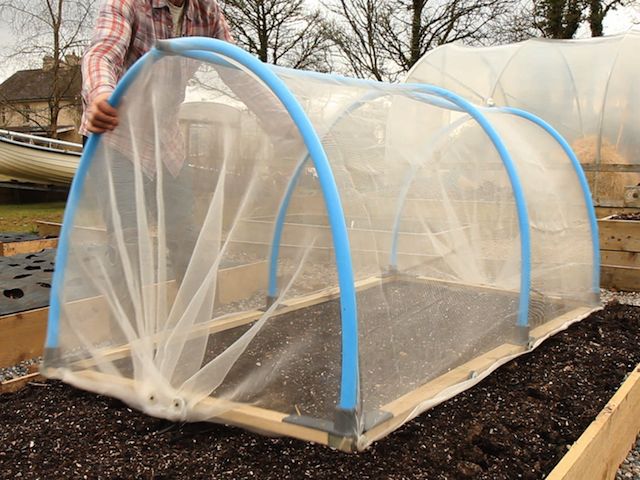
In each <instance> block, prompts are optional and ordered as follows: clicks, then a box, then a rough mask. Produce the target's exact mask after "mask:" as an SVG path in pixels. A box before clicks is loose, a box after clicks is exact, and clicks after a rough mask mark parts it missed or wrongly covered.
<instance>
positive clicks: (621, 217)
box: [611, 212, 640, 221]
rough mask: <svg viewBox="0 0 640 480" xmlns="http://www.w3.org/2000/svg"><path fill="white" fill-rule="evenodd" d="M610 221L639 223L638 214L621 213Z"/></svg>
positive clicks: (639, 217)
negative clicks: (633, 221)
mask: <svg viewBox="0 0 640 480" xmlns="http://www.w3.org/2000/svg"><path fill="white" fill-rule="evenodd" d="M611 220H635V221H640V212H635V213H621V214H620V215H615V216H613V217H611Z"/></svg>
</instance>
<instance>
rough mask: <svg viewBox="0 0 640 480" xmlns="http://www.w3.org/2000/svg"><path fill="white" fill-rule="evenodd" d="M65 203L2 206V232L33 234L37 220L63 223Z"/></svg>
mask: <svg viewBox="0 0 640 480" xmlns="http://www.w3.org/2000/svg"><path fill="white" fill-rule="evenodd" d="M64 206H65V202H51V203H27V204H22V205H0V232H3V233H7V232H15V233H32V232H35V231H36V220H43V221H46V222H62V215H63V213H64Z"/></svg>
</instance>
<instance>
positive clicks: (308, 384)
mask: <svg viewBox="0 0 640 480" xmlns="http://www.w3.org/2000/svg"><path fill="white" fill-rule="evenodd" d="M451 299H453V301H450V300H451ZM447 300H449V301H447ZM357 303H358V318H359V329H360V345H359V348H360V363H361V375H360V383H361V389H362V392H363V394H362V399H363V403H364V405H363V411H364V413H365V414H366V415H372V416H376V414H377V413H378V409H380V408H381V407H383V406H384V405H385V404H387V403H389V402H391V401H393V400H395V399H397V398H398V397H400V396H402V395H404V394H406V393H409V392H411V391H413V390H415V389H416V388H417V387H418V386H420V385H423V384H425V383H427V382H429V381H430V380H433V379H435V378H436V377H438V376H440V375H442V374H443V373H445V372H447V371H449V370H451V369H452V368H455V367H457V366H459V365H460V364H462V363H464V362H466V361H469V360H471V359H472V358H475V357H477V356H478V355H480V354H481V353H485V352H487V351H489V350H491V349H493V348H495V347H497V346H499V345H502V344H504V343H517V341H518V340H517V339H516V338H515V336H516V331H515V329H513V328H511V327H512V326H513V325H514V324H515V323H516V317H515V312H517V307H518V298H517V296H516V295H513V294H508V293H504V292H497V291H496V290H479V289H472V288H468V287H463V286H452V285H447V284H442V283H437V284H436V283H432V284H429V288H425V284H424V283H416V282H410V281H394V282H389V283H385V284H382V285H379V286H375V287H371V288H368V289H365V290H362V291H359V292H358V293H357ZM558 308H559V306H557V305H553V304H551V303H549V302H546V303H542V302H532V308H531V323H532V324H534V325H535V324H537V322H539V321H541V319H542V318H546V319H550V318H554V317H556V316H557V315H558V314H559V313H563V312H564V311H561V312H558V310H557V309H558ZM339 318H340V302H339V300H332V301H328V302H323V303H319V304H316V305H313V306H310V307H307V308H304V309H301V310H295V311H293V312H291V313H286V314H283V315H281V316H279V317H278V318H274V319H271V320H269V321H268V322H267V323H266V324H265V326H264V327H263V328H262V329H261V330H260V332H259V333H258V335H257V336H256V338H255V339H254V340H253V341H252V342H251V344H250V345H249V347H248V348H247V350H246V351H245V352H244V354H243V355H242V356H241V357H240V358H239V359H238V361H237V362H236V364H235V365H234V367H233V368H232V369H231V371H230V372H229V375H228V376H227V380H225V382H224V383H223V384H222V385H221V386H220V387H219V388H218V390H216V391H215V392H214V396H215V397H219V398H233V399H234V400H235V401H238V402H243V403H251V404H253V405H256V406H260V407H263V408H268V409H271V410H276V411H279V412H283V413H289V414H290V415H295V414H298V415H304V416H307V417H313V418H318V419H322V420H328V421H331V420H333V416H334V413H335V406H336V404H337V403H338V391H339V384H340V373H341V366H340V355H341V350H340V343H341V336H340V335H341V327H340V323H339ZM248 328H249V326H245V327H241V328H235V329H233V330H227V331H224V332H221V333H218V334H216V335H214V336H212V337H210V339H209V345H208V351H207V355H206V358H208V359H212V358H215V357H216V356H217V355H219V354H220V353H222V352H223V351H225V350H226V349H227V348H228V347H229V346H230V345H231V343H232V342H233V341H235V340H236V339H237V338H238V337H240V335H242V334H243V333H245V331H246V330H248ZM232 392H243V393H242V394H241V395H233V394H232ZM232 395H233V396H232Z"/></svg>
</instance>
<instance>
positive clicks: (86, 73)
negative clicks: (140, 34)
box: [82, 0, 135, 133]
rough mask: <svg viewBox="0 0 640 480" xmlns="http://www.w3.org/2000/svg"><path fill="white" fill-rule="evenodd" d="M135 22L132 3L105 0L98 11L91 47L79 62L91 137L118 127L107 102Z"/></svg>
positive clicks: (115, 115) (122, 62) (121, 65)
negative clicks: (80, 63)
mask: <svg viewBox="0 0 640 480" xmlns="http://www.w3.org/2000/svg"><path fill="white" fill-rule="evenodd" d="M134 18H135V11H134V7H133V3H132V0H107V1H106V2H104V3H103V4H102V6H101V7H100V11H99V13H98V19H97V22H96V26H95V29H94V32H93V37H92V40H91V45H90V46H89V48H88V49H87V50H86V52H85V54H84V56H83V58H82V77H83V87H82V97H83V101H84V104H85V108H86V129H87V130H88V131H89V132H91V133H103V132H105V131H107V130H113V129H114V128H115V127H116V126H117V124H118V116H117V112H116V110H115V109H114V108H113V107H111V105H109V103H108V102H107V99H108V98H109V96H110V95H111V93H112V92H113V90H114V89H115V86H116V83H117V81H118V78H119V77H120V75H121V73H122V70H123V69H124V61H125V57H126V53H127V49H128V48H129V44H130V42H131V32H132V25H133V21H134Z"/></svg>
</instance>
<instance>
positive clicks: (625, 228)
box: [598, 216, 640, 291]
mask: <svg viewBox="0 0 640 480" xmlns="http://www.w3.org/2000/svg"><path fill="white" fill-rule="evenodd" d="M598 229H599V231H600V255H601V265H602V266H601V279H600V284H601V286H602V287H604V288H611V289H615V290H623V291H640V221H635V220H614V219H612V217H611V216H609V217H606V218H603V219H601V220H598Z"/></svg>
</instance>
